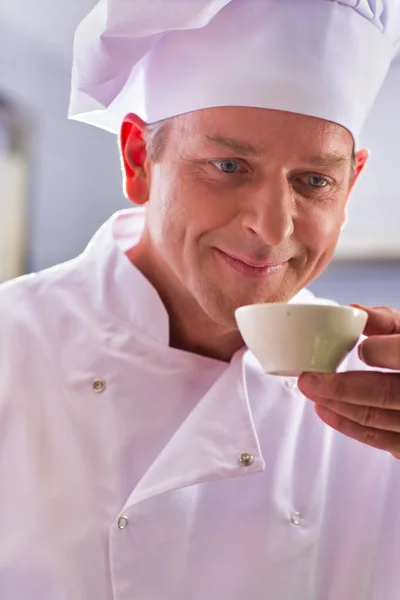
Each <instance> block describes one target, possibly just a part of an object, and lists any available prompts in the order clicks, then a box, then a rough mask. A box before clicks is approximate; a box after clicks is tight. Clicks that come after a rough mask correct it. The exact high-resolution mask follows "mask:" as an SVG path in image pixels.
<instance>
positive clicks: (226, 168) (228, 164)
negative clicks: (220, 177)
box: [212, 160, 242, 175]
mask: <svg viewBox="0 0 400 600" xmlns="http://www.w3.org/2000/svg"><path fill="white" fill-rule="evenodd" d="M212 164H213V165H214V166H215V167H217V169H218V170H219V171H221V173H227V174H228V175H229V174H234V173H238V172H239V171H240V170H241V168H242V166H241V165H240V164H239V163H238V162H236V160H213V161H212Z"/></svg>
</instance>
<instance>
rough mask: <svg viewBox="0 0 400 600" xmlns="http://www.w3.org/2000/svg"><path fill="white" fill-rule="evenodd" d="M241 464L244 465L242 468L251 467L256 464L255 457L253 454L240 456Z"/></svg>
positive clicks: (245, 453)
mask: <svg viewBox="0 0 400 600" xmlns="http://www.w3.org/2000/svg"><path fill="white" fill-rule="evenodd" d="M239 462H240V464H241V465H242V467H250V465H252V464H253V462H254V456H253V455H252V454H248V453H247V452H244V453H243V454H241V455H240V456H239Z"/></svg>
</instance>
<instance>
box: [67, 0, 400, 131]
mask: <svg viewBox="0 0 400 600" xmlns="http://www.w3.org/2000/svg"><path fill="white" fill-rule="evenodd" d="M399 40H400V0H375V1H374V2H371V1H368V0H359V1H357V2H354V1H353V0H346V1H345V2H338V1H337V0H193V1H192V0H190V2H189V1H187V0H151V1H149V0H100V2H99V3H98V4H97V5H96V6H95V8H94V9H93V10H92V12H91V13H90V14H89V15H88V16H87V17H86V19H85V20H84V21H83V22H82V23H81V25H80V27H79V28H78V31H77V34H76V37H75V47H74V65H73V77H72V92H71V102H70V109H69V114H70V117H72V118H75V119H78V120H81V121H84V122H87V123H91V124H93V125H97V126H99V127H103V128H104V129H107V130H108V131H111V132H114V133H117V132H118V131H119V129H120V126H121V122H122V119H123V118H124V116H125V115H126V114H127V113H129V112H135V113H136V114H138V115H139V116H140V117H141V118H142V119H143V120H144V121H147V122H154V121H158V120H161V119H165V118H168V117H171V116H174V115H177V114H182V113H185V112H189V111H193V110H199V109H202V108H209V107H215V106H226V105H229V106H254V107H261V108H270V109H278V110H287V111H291V112H297V113H302V114H306V115H311V116H315V117H319V118H322V119H327V120H330V121H333V122H337V123H339V124H341V125H343V126H344V127H346V128H347V129H349V131H350V132H351V133H352V134H353V136H354V138H355V139H356V138H357V136H358V134H359V132H360V130H361V127H362V125H363V123H364V121H365V119H366V117H367V115H368V112H369V110H370V108H371V106H372V104H373V102H374V99H375V97H376V96H377V93H378V91H379V89H380V87H381V84H382V82H383V80H384V78H385V75H386V73H387V71H388V68H389V66H390V63H391V61H392V59H393V57H394V55H395V53H396V51H397V48H398V42H399Z"/></svg>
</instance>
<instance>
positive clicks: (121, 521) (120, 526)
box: [118, 516, 129, 529]
mask: <svg viewBox="0 0 400 600" xmlns="http://www.w3.org/2000/svg"><path fill="white" fill-rule="evenodd" d="M128 523H129V519H128V517H125V516H123V517H120V518H119V519H118V529H125V527H127V525H128Z"/></svg>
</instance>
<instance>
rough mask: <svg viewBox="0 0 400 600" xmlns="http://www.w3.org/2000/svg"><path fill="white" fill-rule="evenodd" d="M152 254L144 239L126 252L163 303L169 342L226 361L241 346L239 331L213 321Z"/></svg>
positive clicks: (164, 264) (189, 350)
mask: <svg viewBox="0 0 400 600" xmlns="http://www.w3.org/2000/svg"><path fill="white" fill-rule="evenodd" d="M151 254H152V253H151V252H150V251H149V246H148V244H147V243H146V242H145V240H143V239H142V240H141V241H140V242H139V244H138V245H137V246H134V247H133V248H131V250H129V251H128V252H127V256H128V258H129V260H130V261H131V263H132V264H133V265H135V267H136V268H137V269H139V271H141V273H142V274H143V275H144V276H145V277H146V278H147V279H148V281H149V282H150V283H151V284H152V285H153V286H154V288H155V289H156V290H157V292H158V294H159V295H160V298H161V300H162V301H163V303H164V306H165V308H166V310H167V312H168V315H169V320H170V346H171V347H172V348H177V349H179V350H185V351H186V352H192V353H194V354H200V355H202V356H207V357H209V358H214V359H217V360H221V361H225V362H229V361H230V360H231V358H232V356H233V355H234V354H235V352H237V351H238V350H239V349H240V348H242V347H243V339H242V337H241V335H240V333H239V331H238V330H236V329H234V330H229V329H226V328H224V327H222V326H221V325H219V324H218V323H215V322H214V321H212V320H211V319H210V318H209V317H208V316H207V315H206V313H205V312H204V311H203V310H202V308H201V307H200V306H199V305H198V303H197V302H196V300H195V299H194V298H193V296H191V294H190V293H189V292H188V291H187V290H186V289H183V286H182V285H181V284H180V282H179V281H178V280H177V278H176V276H175V275H174V274H173V273H172V271H171V270H170V269H169V267H168V266H167V265H166V263H165V262H163V261H162V262H161V260H154V259H153V257H152V255H151ZM167 271H168V272H167Z"/></svg>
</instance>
